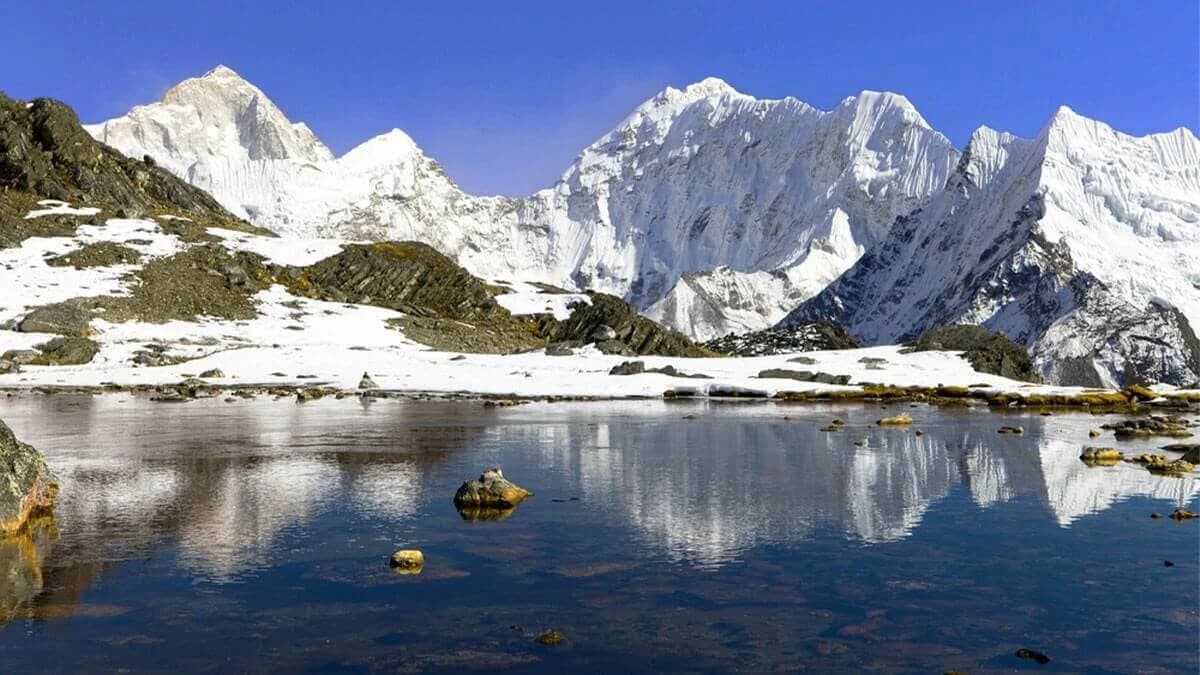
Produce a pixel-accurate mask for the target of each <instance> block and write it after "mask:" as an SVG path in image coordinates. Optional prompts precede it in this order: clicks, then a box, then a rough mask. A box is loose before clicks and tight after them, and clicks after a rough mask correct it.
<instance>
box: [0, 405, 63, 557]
mask: <svg viewBox="0 0 1200 675" xmlns="http://www.w3.org/2000/svg"><path fill="white" fill-rule="evenodd" d="M57 500H58V480H57V479H56V478H55V477H54V474H52V473H51V472H50V469H49V467H47V466H46V460H45V458H43V457H42V454H41V453H40V452H38V451H37V450H35V449H34V448H33V446H31V445H27V444H25V443H22V442H20V441H18V440H17V439H16V437H15V436H14V435H13V432H12V430H11V429H9V428H8V425H6V424H4V422H0V534H3V535H7V534H11V533H14V532H17V531H19V530H20V529H21V528H22V527H23V526H24V525H25V524H26V522H27V521H28V520H29V519H30V518H31V517H32V516H35V515H38V514H39V513H43V512H46V511H50V510H52V509H53V508H54V504H55V502H57Z"/></svg>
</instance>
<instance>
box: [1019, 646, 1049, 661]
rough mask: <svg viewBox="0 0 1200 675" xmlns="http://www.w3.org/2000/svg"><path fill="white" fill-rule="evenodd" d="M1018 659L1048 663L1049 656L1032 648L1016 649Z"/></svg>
mask: <svg viewBox="0 0 1200 675" xmlns="http://www.w3.org/2000/svg"><path fill="white" fill-rule="evenodd" d="M1017 658H1018V659H1032V660H1033V661H1035V662H1037V663H1038V664H1045V663H1050V657H1049V656H1046V655H1045V654H1043V653H1041V652H1039V651H1037V650H1034V649H1018V650H1017Z"/></svg>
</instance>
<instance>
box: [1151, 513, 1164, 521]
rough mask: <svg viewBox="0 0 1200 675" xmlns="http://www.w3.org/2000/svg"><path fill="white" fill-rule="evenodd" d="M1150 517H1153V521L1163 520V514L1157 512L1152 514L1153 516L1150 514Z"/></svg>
mask: <svg viewBox="0 0 1200 675" xmlns="http://www.w3.org/2000/svg"><path fill="white" fill-rule="evenodd" d="M1150 517H1151V518H1153V519H1155V520H1158V519H1159V518H1162V514H1161V513H1159V512H1158V511H1155V512H1154V513H1151V514H1150Z"/></svg>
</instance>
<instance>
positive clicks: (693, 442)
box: [0, 395, 1200, 673]
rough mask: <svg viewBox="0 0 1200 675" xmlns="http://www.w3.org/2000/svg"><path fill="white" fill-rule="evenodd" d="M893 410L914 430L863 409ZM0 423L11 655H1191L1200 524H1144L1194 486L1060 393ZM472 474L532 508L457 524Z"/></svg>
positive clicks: (727, 665) (0, 576)
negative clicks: (36, 517) (1085, 453)
mask: <svg viewBox="0 0 1200 675" xmlns="http://www.w3.org/2000/svg"><path fill="white" fill-rule="evenodd" d="M900 410H903V411H906V412H909V413H911V414H912V415H913V417H914V418H916V420H917V424H915V425H914V429H920V430H921V431H922V432H923V435H920V436H918V435H917V434H916V433H915V432H914V430H910V429H903V428H879V427H876V426H874V425H873V424H872V422H874V420H875V419H877V418H879V417H881V416H884V415H889V414H894V413H895V412H899V411H900ZM693 416H694V418H691V419H689V417H693ZM835 416H836V417H841V418H842V419H845V420H847V422H848V424H847V425H846V429H845V430H844V431H841V432H837V433H825V432H822V431H820V430H819V429H820V427H822V426H824V425H825V424H827V423H828V422H829V421H830V420H832V419H833V418H834V417H835ZM785 417H786V418H788V419H785ZM0 419H3V420H4V421H5V422H7V423H8V424H9V426H11V427H12V428H13V430H14V431H15V432H16V433H17V435H18V437H19V438H21V439H22V440H24V441H26V442H29V443H31V444H33V445H35V446H36V447H37V448H39V449H40V450H42V451H43V452H44V453H45V455H46V456H47V460H48V462H49V463H50V465H51V467H52V468H53V469H54V470H55V472H56V473H57V474H58V476H59V478H60V479H61V483H62V494H61V498H60V503H59V507H58V509H57V513H56V517H55V519H54V520H53V522H43V523H42V524H41V526H40V527H38V528H35V529H34V530H33V531H32V533H30V534H28V535H26V536H22V537H15V538H10V539H7V540H0V621H2V622H3V623H2V624H0V654H2V655H3V663H4V665H3V669H4V671H5V672H9V673H18V672H22V673H23V672H42V671H85V672H94V671H110V670H116V669H133V670H137V671H154V672H179V671H216V672H242V671H252V672H262V671H289V672H296V671H300V672H309V671H318V672H343V671H351V672H357V671H387V672H450V671H454V672H463V671H468V672H469V671H472V670H476V669H478V670H487V671H492V672H542V673H562V672H648V671H660V672H661V671H670V672H734V671H740V672H771V671H795V670H800V669H812V670H817V671H832V672H862V671H886V672H895V671H908V672H938V673H940V672H943V671H950V670H959V671H966V672H971V673H981V672H1010V671H1020V670H1030V671H1038V672H1091V673H1116V672H1133V671H1139V672H1163V673H1166V672H1179V673H1195V672H1197V670H1198V669H1200V657H1198V655H1197V654H1198V647H1200V644H1198V634H1200V621H1198V605H1200V590H1198V588H1200V584H1198V581H1200V565H1198V561H1200V521H1195V520H1193V521H1190V522H1175V521H1173V520H1170V519H1168V518H1166V517H1165V516H1167V515H1168V514H1170V513H1171V511H1172V510H1174V509H1175V508H1176V507H1177V506H1187V507H1189V508H1191V509H1192V510H1200V504H1198V501H1200V498H1198V495H1200V481H1197V479H1196V478H1195V477H1188V478H1169V477H1157V476H1153V475H1151V474H1149V473H1148V472H1147V471H1145V470H1144V469H1143V468H1141V467H1139V466H1134V465H1130V464H1122V465H1117V466H1112V467H1096V468H1089V467H1088V466H1086V465H1084V464H1083V463H1082V462H1081V461H1079V459H1078V456H1079V453H1080V450H1081V448H1082V447H1083V446H1084V445H1091V444H1095V441H1091V440H1089V439H1088V434H1087V432H1088V429H1090V428H1092V427H1098V426H1099V425H1100V424H1101V423H1103V422H1104V421H1105V419H1104V418H1100V417H1094V416H1091V415H1088V414H1084V413H1072V414H1066V413H1055V414H1054V415H1053V416H1041V415H1038V414H1037V413H1036V412H1033V413H1029V414H1008V413H992V412H988V411H987V410H957V409H940V410H939V409H936V408H931V407H925V406H916V407H914V406H909V405H892V406H888V410H882V409H881V406H880V405H878V404H874V405H867V404H864V405H849V406H848V405H839V406H836V407H834V406H813V405H795V406H787V405H774V404H766V403H719V402H681V403H666V402H662V401H620V402H611V403H607V402H605V403H569V404H541V403H539V404H530V405H524V406H518V407H513V408H486V407H484V406H483V405H482V404H481V403H479V402H477V401H475V402H470V401H458V402H405V401H391V400H376V401H362V400H359V399H356V398H348V399H345V400H340V401H338V400H332V399H326V400H321V401H315V402H310V403H305V404H297V403H295V402H294V401H292V400H290V399H281V400H272V399H270V398H266V397H262V398H259V399H256V400H253V401H237V402H234V403H226V402H223V401H222V400H221V399H210V400H202V401H194V402H190V403H185V404H168V403H153V402H150V401H148V400H147V399H145V398H135V397H132V396H128V395H105V396H96V397H89V396H74V395H56V396H36V395H27V396H15V397H10V398H0ZM1001 425H1020V426H1022V427H1024V429H1025V433H1024V434H1023V435H1020V436H1016V435H1001V434H998V433H997V429H998V428H999V427H1000V426H1001ZM1097 440H1103V441H1106V442H1108V443H1111V442H1112V439H1111V436H1107V435H1106V439H1097ZM1168 442H1170V441H1169V440H1168V439H1153V440H1147V441H1144V442H1134V443H1121V444H1118V446H1119V447H1121V448H1122V449H1124V450H1126V451H1127V452H1128V451H1140V450H1144V449H1152V448H1155V447H1158V446H1159V445H1162V444H1165V443H1168ZM856 443H858V444H859V445H856ZM492 465H498V466H501V467H503V469H504V472H505V474H506V475H507V476H508V477H509V478H511V479H512V480H513V481H515V482H517V483H518V484H520V485H523V486H525V487H527V488H529V489H531V490H533V491H534V492H535V493H536V496H535V497H533V498H531V499H529V500H527V501H526V502H525V503H524V504H522V505H521V506H520V507H519V508H517V509H516V511H515V512H513V513H512V514H511V516H510V517H508V518H507V519H504V520H497V521H476V522H471V521H466V520H464V519H463V518H461V517H460V516H459V514H458V512H457V511H456V510H455V508H454V506H453V504H452V501H451V500H452V496H453V494H454V492H455V490H456V489H457V488H458V486H459V485H460V484H461V483H462V481H463V480H464V479H467V478H472V477H475V476H477V475H478V474H479V473H480V471H481V470H482V469H484V468H485V467H488V466H492ZM1198 475H1200V474H1198ZM1154 512H1157V513H1160V514H1162V515H1163V516H1164V517H1163V518H1161V519H1152V518H1151V513H1154ZM398 548H419V549H421V550H422V551H424V554H425V567H424V569H423V571H422V573H421V574H419V575H400V574H397V573H395V572H393V571H392V570H391V569H390V568H389V566H388V558H389V556H390V555H391V553H392V552H393V551H394V550H396V549H398ZM1165 561H1171V562H1172V563H1174V564H1173V565H1172V566H1167V565H1166V564H1165ZM548 629H556V630H558V631H561V633H562V635H563V636H564V638H565V639H564V641H563V642H562V644H560V645H558V646H555V647H548V646H543V645H541V644H538V643H537V642H535V640H534V638H535V636H537V635H538V634H540V633H542V632H543V631H546V630H548ZM1023 648H1025V649H1032V650H1036V651H1038V652H1042V653H1044V654H1045V655H1046V656H1048V657H1049V659H1050V660H1049V662H1047V663H1044V664H1039V663H1037V662H1035V661H1033V660H1031V659H1022V658H1018V657H1017V656H1016V655H1015V653H1016V652H1017V650H1018V649H1023Z"/></svg>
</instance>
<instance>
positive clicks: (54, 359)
mask: <svg viewBox="0 0 1200 675" xmlns="http://www.w3.org/2000/svg"><path fill="white" fill-rule="evenodd" d="M37 349H38V351H40V352H41V353H40V354H38V356H37V358H35V359H34V360H33V364H34V365H39V366H79V365H83V364H85V363H91V362H92V358H93V357H95V356H96V354H97V353H98V352H99V351H100V345H98V344H96V343H95V342H92V341H91V340H89V339H87V338H83V337H56V338H54V339H53V340H51V341H49V342H46V343H43V344H40V345H38V346H37Z"/></svg>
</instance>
